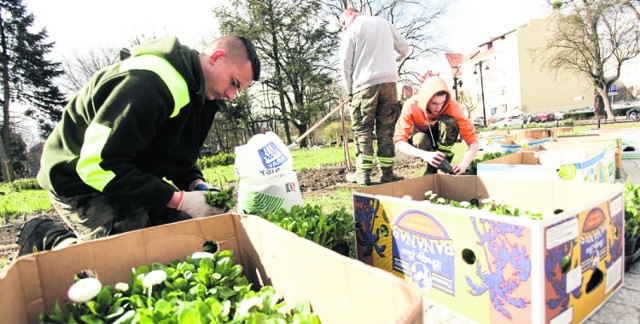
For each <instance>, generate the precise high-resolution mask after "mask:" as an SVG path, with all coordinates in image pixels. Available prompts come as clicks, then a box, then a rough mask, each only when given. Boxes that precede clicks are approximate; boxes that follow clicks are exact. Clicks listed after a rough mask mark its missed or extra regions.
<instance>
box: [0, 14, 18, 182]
mask: <svg viewBox="0 0 640 324" xmlns="http://www.w3.org/2000/svg"><path fill="white" fill-rule="evenodd" d="M0 42H1V45H2V60H1V61H2V87H3V90H4V91H3V93H2V96H3V97H2V100H3V104H2V113H3V115H2V116H3V118H2V125H0V129H1V130H2V133H1V134H0V164H2V179H3V180H4V181H5V182H7V183H8V182H11V181H13V179H14V178H15V175H14V174H13V163H11V138H10V136H9V133H10V132H9V120H10V119H9V102H10V101H11V91H10V90H11V89H10V88H9V54H8V53H7V37H6V35H5V30H4V20H3V19H2V16H0Z"/></svg>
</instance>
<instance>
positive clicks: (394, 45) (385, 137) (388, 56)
mask: <svg viewBox="0 0 640 324" xmlns="http://www.w3.org/2000/svg"><path fill="white" fill-rule="evenodd" d="M340 24H341V25H342V28H343V29H344V31H345V32H344V34H343V35H342V44H341V46H340V59H341V61H342V75H343V78H344V81H345V87H346V89H347V92H348V93H349V97H350V98H351V108H350V109H349V113H350V114H351V126H352V128H353V132H354V134H355V137H356V145H357V146H356V172H354V173H349V174H347V181H349V182H355V183H359V184H364V185H369V184H371V169H373V154H374V152H373V136H374V135H373V133H374V131H375V133H376V139H377V141H378V154H377V156H378V165H379V166H380V169H381V171H382V176H381V178H380V182H383V183H385V182H391V181H396V180H400V179H402V178H400V177H398V176H396V175H395V174H394V173H393V157H394V156H395V152H394V147H393V128H394V125H395V122H396V119H397V116H398V114H397V110H398V90H397V89H396V83H397V82H398V78H399V77H398V71H397V67H396V62H397V61H401V60H402V59H404V58H405V57H406V56H407V54H409V44H408V43H407V41H406V40H405V39H404V37H402V35H400V33H398V31H397V30H396V29H395V28H394V27H393V25H392V24H391V23H389V22H388V21H386V20H384V19H382V18H380V17H371V16H367V15H362V14H360V12H358V11H357V10H356V9H354V8H348V9H346V10H345V11H344V12H343V13H342V15H341V16H340Z"/></svg>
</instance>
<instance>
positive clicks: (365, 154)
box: [349, 83, 401, 170]
mask: <svg viewBox="0 0 640 324" xmlns="http://www.w3.org/2000/svg"><path fill="white" fill-rule="evenodd" d="M397 91H398V90H397V89H396V84H395V83H383V84H378V85H375V86H372V87H369V88H367V89H364V90H362V91H359V92H357V93H355V94H354V95H353V98H352V100H351V108H350V109H349V113H350V115H351V127H352V130H353V134H354V136H355V139H356V168H357V169H358V170H371V169H372V168H373V157H374V149H373V140H374V138H375V139H376V140H377V143H378V152H377V157H378V165H379V166H380V167H381V168H385V167H393V157H394V156H395V150H394V146H393V132H394V130H395V126H396V121H397V120H398V116H399V114H400V110H401V107H400V104H399V103H398V92H397ZM374 133H375V136H374Z"/></svg>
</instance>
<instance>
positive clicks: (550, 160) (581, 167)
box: [477, 142, 616, 183]
mask: <svg viewBox="0 0 640 324" xmlns="http://www.w3.org/2000/svg"><path fill="white" fill-rule="evenodd" d="M477 174H478V175H479V176H497V177H506V178H514V179H547V180H571V181H580V182H582V181H590V182H609V183H613V182H615V179H616V176H615V151H614V148H613V147H612V146H610V145H609V144H608V143H604V142H603V143H596V142H585V143H580V145H579V146H576V145H575V143H568V142H547V143H544V144H541V145H539V146H538V147H535V148H533V149H527V150H523V151H520V152H518V153H514V154H510V155H507V156H503V157H500V158H497V159H493V160H488V161H483V162H480V163H478V166H477Z"/></svg>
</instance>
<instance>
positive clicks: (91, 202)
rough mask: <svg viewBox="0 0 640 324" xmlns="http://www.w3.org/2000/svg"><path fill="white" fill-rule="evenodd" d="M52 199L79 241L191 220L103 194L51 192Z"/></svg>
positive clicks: (165, 209)
mask: <svg viewBox="0 0 640 324" xmlns="http://www.w3.org/2000/svg"><path fill="white" fill-rule="evenodd" d="M49 197H50V198H51V204H52V205H53V208H54V209H55V210H56V212H57V213H58V214H59V215H60V217H61V218H62V219H63V220H64V222H65V223H66V224H67V225H68V226H69V227H70V228H71V230H72V231H73V232H74V233H75V234H76V236H77V237H78V240H79V241H88V240H92V239H96V238H100V237H105V236H109V235H114V234H120V233H124V232H128V231H133V230H137V229H142V228H146V227H150V226H155V225H162V224H168V223H173V222H177V221H182V220H187V219H191V217H190V216H189V215H187V214H185V213H183V212H180V211H177V210H174V209H170V208H162V209H160V210H156V209H150V208H149V207H145V206H140V205H136V204H131V203H125V202H123V201H120V200H117V199H114V198H111V197H108V196H106V195H103V194H101V193H91V194H82V195H77V196H73V197H61V196H57V195H55V194H53V193H51V192H50V193H49Z"/></svg>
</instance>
